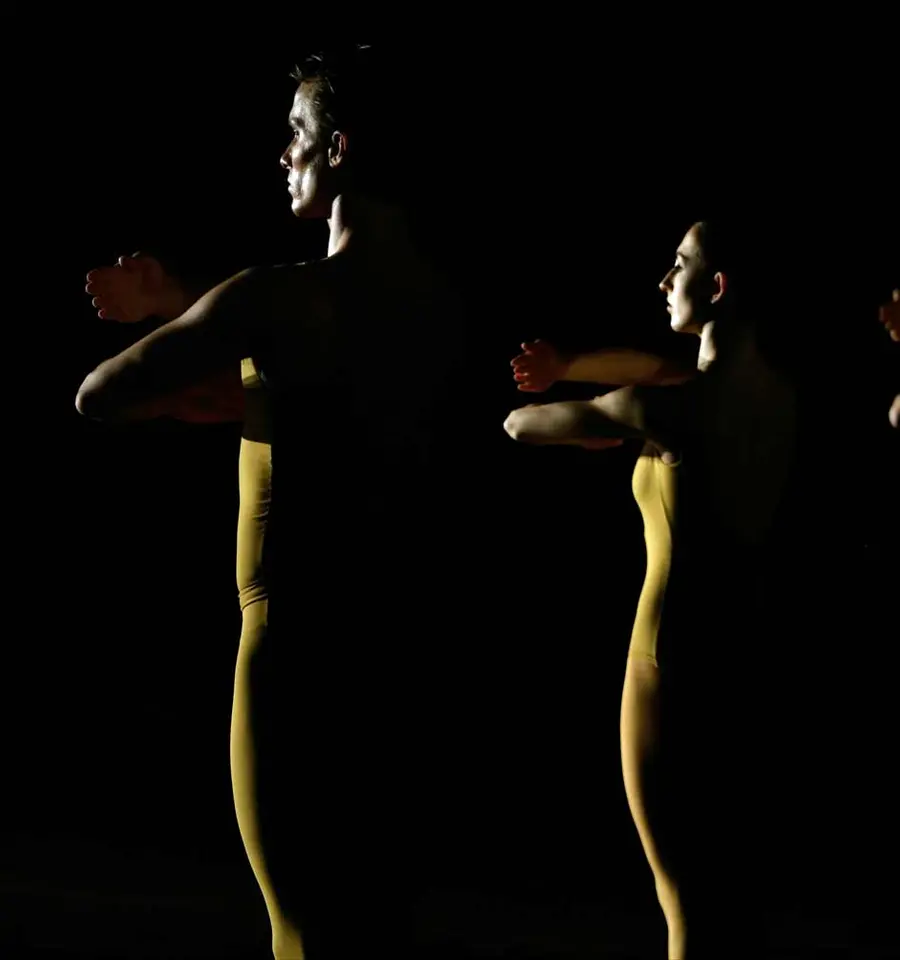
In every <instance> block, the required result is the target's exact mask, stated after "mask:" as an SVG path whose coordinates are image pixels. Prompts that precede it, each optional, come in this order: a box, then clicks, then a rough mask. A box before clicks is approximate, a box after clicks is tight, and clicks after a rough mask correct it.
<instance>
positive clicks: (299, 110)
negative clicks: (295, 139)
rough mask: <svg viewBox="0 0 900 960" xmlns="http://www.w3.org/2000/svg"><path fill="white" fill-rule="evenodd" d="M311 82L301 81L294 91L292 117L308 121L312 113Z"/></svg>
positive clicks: (292, 118)
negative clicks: (310, 100)
mask: <svg viewBox="0 0 900 960" xmlns="http://www.w3.org/2000/svg"><path fill="white" fill-rule="evenodd" d="M308 87H309V84H307V83H306V82H304V83H301V84H300V86H299V87H297V90H296V91H295V93H294V102H293V103H292V104H291V112H290V119H291V120H294V121H303V122H306V121H307V120H308V119H309V115H310V103H309V89H308Z"/></svg>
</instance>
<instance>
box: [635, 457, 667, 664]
mask: <svg viewBox="0 0 900 960" xmlns="http://www.w3.org/2000/svg"><path fill="white" fill-rule="evenodd" d="M677 470H678V465H677V463H673V464H671V465H670V464H669V463H666V462H665V461H664V460H663V458H662V456H661V454H660V453H659V452H658V451H657V450H656V448H655V447H653V446H651V445H650V444H647V445H646V446H645V447H644V449H643V451H642V452H641V455H640V457H638V461H637V463H636V464H635V468H634V473H633V475H632V481H631V488H632V492H633V493H634V499H635V500H636V501H637V505H638V507H639V508H640V511H641V516H642V517H643V520H644V541H645V543H646V547H647V573H646V576H645V578H644V586H643V588H642V590H641V596H640V599H639V601H638V607H637V614H636V616H635V620H634V628H633V630H632V633H631V643H630V645H629V648H628V655H629V656H630V657H638V658H640V659H644V660H648V661H649V662H650V663H652V664H653V665H654V666H656V665H658V664H657V640H658V636H659V629H660V623H661V621H662V611H663V602H664V600H665V595H666V586H667V584H668V580H669V573H670V570H671V566H672V547H673V522H674V516H675V484H676V471H677Z"/></svg>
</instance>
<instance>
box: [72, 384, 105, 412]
mask: <svg viewBox="0 0 900 960" xmlns="http://www.w3.org/2000/svg"><path fill="white" fill-rule="evenodd" d="M103 407H104V403H103V390H102V388H101V385H100V383H99V382H98V379H97V377H96V375H95V374H93V373H91V374H88V376H87V377H86V378H85V380H84V383H82V385H81V386H80V387H79V388H78V393H77V394H76V396H75V409H76V410H77V411H78V412H79V413H80V414H81V415H82V416H83V417H88V418H89V419H91V420H102V419H103V415H104V411H103Z"/></svg>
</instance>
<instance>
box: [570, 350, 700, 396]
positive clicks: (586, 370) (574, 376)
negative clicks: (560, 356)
mask: <svg viewBox="0 0 900 960" xmlns="http://www.w3.org/2000/svg"><path fill="white" fill-rule="evenodd" d="M696 372H697V371H696V370H693V369H691V368H690V367H687V366H685V365H684V364H682V363H678V362H676V361H672V360H667V359H665V358H664V357H658V356H655V355H653V354H650V353H642V352H641V351H639V350H618V349H616V350H612V349H611V350H598V351H597V352H595V353H582V354H578V355H577V356H576V357H575V358H574V359H573V360H572V361H571V363H570V364H569V367H568V369H567V370H566V373H565V376H564V378H563V379H565V380H569V381H578V382H581V383H602V384H606V385H608V386H623V387H627V386H635V385H638V384H653V385H655V386H668V385H672V384H678V383H684V382H685V381H687V380H690V379H691V378H692V377H693V376H694V375H695V374H696Z"/></svg>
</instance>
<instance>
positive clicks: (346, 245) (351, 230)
mask: <svg viewBox="0 0 900 960" xmlns="http://www.w3.org/2000/svg"><path fill="white" fill-rule="evenodd" d="M408 239H409V237H408V233H407V226H406V220H405V218H404V216H403V214H402V212H401V211H400V210H399V209H398V208H397V207H394V206H391V205H390V204H387V203H383V202H382V201H380V200H373V199H371V198H370V197H363V196H361V195H359V194H348V193H340V194H338V195H337V196H336V197H335V198H334V201H333V202H332V204H331V216H330V217H329V218H328V256H329V257H333V256H334V255H335V254H336V253H343V252H344V251H346V250H348V249H351V248H354V247H357V246H360V245H363V244H365V243H366V242H367V241H368V242H376V243H377V244H378V246H379V247H381V246H382V245H383V244H385V243H393V244H396V243H398V242H408Z"/></svg>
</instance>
